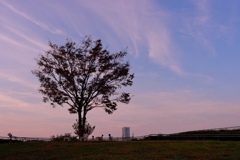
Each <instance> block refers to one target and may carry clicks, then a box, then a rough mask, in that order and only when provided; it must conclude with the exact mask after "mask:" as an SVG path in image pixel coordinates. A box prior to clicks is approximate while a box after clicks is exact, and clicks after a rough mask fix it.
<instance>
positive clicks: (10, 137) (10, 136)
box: [7, 133, 13, 142]
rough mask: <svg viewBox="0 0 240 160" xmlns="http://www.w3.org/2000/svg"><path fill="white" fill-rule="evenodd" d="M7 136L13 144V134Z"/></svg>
mask: <svg viewBox="0 0 240 160" xmlns="http://www.w3.org/2000/svg"><path fill="white" fill-rule="evenodd" d="M7 135H8V136H9V139H10V142H12V137H13V136H12V133H8V134H7Z"/></svg>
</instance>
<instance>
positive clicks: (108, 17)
mask: <svg viewBox="0 0 240 160" xmlns="http://www.w3.org/2000/svg"><path fill="white" fill-rule="evenodd" d="M83 3H84V5H85V6H86V7H87V8H89V9H90V10H91V11H92V12H94V13H95V14H96V16H98V17H100V18H101V19H102V20H103V21H105V22H106V23H107V24H108V25H109V26H110V29H111V30H112V31H113V32H114V33H116V34H117V35H118V37H119V39H120V41H122V42H124V41H125V43H126V42H130V43H131V44H132V45H130V46H134V47H130V49H134V52H135V53H136V54H144V51H141V53H140V50H141V46H144V47H147V48H148V50H147V51H146V52H148V53H147V54H148V55H149V58H150V59H151V60H153V61H154V62H156V63H158V64H160V65H161V66H163V67H166V68H168V69H170V70H171V71H173V72H175V73H177V74H181V75H183V74H184V71H183V70H182V69H181V66H180V65H179V63H178V62H177V61H178V60H177V58H176V52H175V51H174V50H173V49H172V48H174V47H173V45H174V44H173V42H172V40H171V36H170V34H169V30H168V27H167V25H166V18H167V17H168V13H167V12H165V11H164V10H159V8H158V9H157V8H156V7H155V5H156V4H154V2H152V1H118V2H115V1H114V2H109V1H101V3H92V1H84V2H83ZM158 7H159V6H158ZM107 32H109V30H108V31H107ZM106 34H107V33H106Z"/></svg>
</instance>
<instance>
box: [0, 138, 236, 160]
mask: <svg viewBox="0 0 240 160" xmlns="http://www.w3.org/2000/svg"><path fill="white" fill-rule="evenodd" d="M28 159H33V160H35V159H36V160H41V159H42V160H45V159H46V160H58V159H59V160H61V159H62V160H67V159H72V160H73V159H83V160H94V159H98V160H100V159H101V160H128V159H131V160H135V159H136V160H144V159H146V160H157V159H163V160H171V159H174V160H175V159H176V160H181V159H183V160H188V159H189V160H190V159H191V160H195V159H196V160H205V159H211V160H214V159H216V160H221V159H227V160H229V159H230V160H237V159H240V142H239V141H128V142H19V143H3V144H0V160H28Z"/></svg>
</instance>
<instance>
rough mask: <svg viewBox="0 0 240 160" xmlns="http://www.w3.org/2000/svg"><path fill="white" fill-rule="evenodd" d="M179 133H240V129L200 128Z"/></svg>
mask: <svg viewBox="0 0 240 160" xmlns="http://www.w3.org/2000/svg"><path fill="white" fill-rule="evenodd" d="M178 134H240V129H233V130H223V129H222V130H199V131H187V132H181V133H178Z"/></svg>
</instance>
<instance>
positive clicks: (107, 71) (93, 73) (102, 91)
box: [32, 36, 134, 138]
mask: <svg viewBox="0 0 240 160" xmlns="http://www.w3.org/2000/svg"><path fill="white" fill-rule="evenodd" d="M49 47H50V49H49V50H47V51H46V52H45V54H42V55H40V56H39V57H38V58H37V59H36V62H37V65H38V69H35V70H32V73H33V74H34V75H35V76H36V77H37V78H38V80H39V81H40V88H39V92H40V93H42V94H43V101H44V102H49V103H50V104H51V105H52V106H53V107H56V105H60V106H63V105H65V104H67V105H68V106H69V109H68V110H69V112H70V113H71V114H74V113H77V114H78V123H79V125H78V127H79V138H81V137H83V136H84V128H85V124H86V115H87V113H88V112H89V111H91V110H92V109H94V108H99V107H100V108H103V109H104V110H105V111H106V112H107V113H109V114H111V113H113V112H114V111H115V110H116V109H117V103H118V102H120V103H125V104H127V103H129V101H130V100H131V95H130V93H126V92H119V91H122V90H123V89H121V88H122V87H127V86H131V85H132V84H133V78H134V74H131V73H130V64H129V62H128V61H124V57H125V56H126V55H127V51H126V50H123V51H119V52H117V53H110V51H108V50H107V49H105V48H103V45H102V42H101V40H93V39H92V38H91V37H89V36H88V37H85V39H84V40H83V41H82V42H81V43H80V44H76V43H75V42H73V41H71V40H67V42H66V43H65V44H64V45H57V44H54V43H52V42H49Z"/></svg>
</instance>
